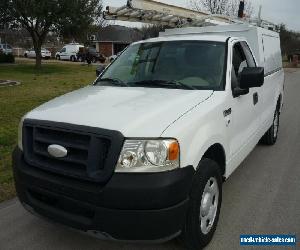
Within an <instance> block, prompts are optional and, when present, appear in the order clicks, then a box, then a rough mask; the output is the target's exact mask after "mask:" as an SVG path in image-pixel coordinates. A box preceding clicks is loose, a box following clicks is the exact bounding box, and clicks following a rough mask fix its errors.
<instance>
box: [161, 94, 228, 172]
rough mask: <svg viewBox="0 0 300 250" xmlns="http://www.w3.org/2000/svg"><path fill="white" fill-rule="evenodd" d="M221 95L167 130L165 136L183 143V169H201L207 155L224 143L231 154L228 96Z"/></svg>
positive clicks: (214, 97) (207, 101) (226, 150)
mask: <svg viewBox="0 0 300 250" xmlns="http://www.w3.org/2000/svg"><path fill="white" fill-rule="evenodd" d="M221 93H222V92H218V93H217V94H214V95H213V96H212V97H211V98H209V99H208V100H206V101H205V102H204V103H202V104H200V105H199V106H198V107H196V108H194V109H193V110H191V111H190V112H188V113H187V114H185V115H184V116H183V117H181V118H180V119H179V120H177V121H176V122H175V123H173V124H172V125H170V126H169V127H168V129H167V130H165V131H164V133H163V134H162V137H170V138H176V139H177V140H178V142H179V144H180V164H181V166H188V165H192V166H193V167H194V168H195V169H196V168H197V166H198V164H199V162H200V160H201V159H202V157H203V155H204V154H205V152H206V151H207V150H208V149H209V148H210V147H211V146H212V145H214V144H216V143H218V144H221V145H222V147H223V149H224V152H225V157H226V155H229V144H228V138H227V136H228V135H227V131H226V130H227V127H226V121H225V119H224V115H223V110H224V98H225V97H224V96H223V94H221Z"/></svg>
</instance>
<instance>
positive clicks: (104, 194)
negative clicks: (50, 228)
mask: <svg viewBox="0 0 300 250" xmlns="http://www.w3.org/2000/svg"><path fill="white" fill-rule="evenodd" d="M13 168H14V177H15V184H16V190H17V194H18V197H19V199H20V201H21V203H22V204H23V205H24V206H25V207H26V208H27V209H28V208H29V210H32V212H34V213H37V214H39V215H41V216H43V217H46V218H48V219H50V220H53V221H55V222H59V223H61V224H64V225H66V226H70V227H72V228H75V229H79V230H82V231H85V232H91V231H92V232H95V233H97V232H99V233H100V234H102V235H106V236H108V238H113V239H118V240H130V241H132V240H138V241H149V240H150V241H152V240H161V239H169V238H170V237H172V236H176V235H177V234H178V233H180V231H181V229H182V226H183V224H184V219H185V213H186V209H187V205H188V201H189V198H188V197H189V195H188V194H189V190H190V187H191V182H192V178H193V175H194V169H193V167H191V166H190V167H186V168H181V169H177V170H174V171H169V172H163V173H130V174H128V173H115V174H114V175H113V177H112V178H111V179H110V181H109V182H108V183H107V184H106V185H104V186H103V185H102V186H101V185H100V184H98V183H91V182H88V181H80V180H76V179H72V178H67V177H63V176H60V175H56V174H53V173H49V172H46V171H44V170H41V169H38V168H35V167H33V166H30V165H28V164H27V163H26V162H25V161H24V157H23V152H22V151H21V150H20V149H18V148H16V149H15V151H14V153H13Z"/></svg>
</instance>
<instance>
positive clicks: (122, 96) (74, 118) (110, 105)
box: [25, 86, 213, 137]
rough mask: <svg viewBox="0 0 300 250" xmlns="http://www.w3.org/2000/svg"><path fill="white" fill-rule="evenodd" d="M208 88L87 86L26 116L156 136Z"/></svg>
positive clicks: (128, 134) (203, 97) (205, 95)
mask: <svg viewBox="0 0 300 250" xmlns="http://www.w3.org/2000/svg"><path fill="white" fill-rule="evenodd" d="M212 94H213V91H212V90H181V89H161V88H126V87H109V86H108V87H107V86H88V87H85V88H83V89H80V90H77V91H74V92H71V93H68V94H66V95H63V96H61V97H58V98H55V99H53V100H52V101H50V102H47V103H45V104H43V105H41V106H40V107H38V108H36V109H34V110H33V111H31V112H30V113H28V114H27V115H26V117H25V118H28V119H38V120H46V121H55V122H64V123H70V124H77V125H84V126H90V127H97V128H104V129H110V130H117V131H120V132H121V133H122V134H123V135H124V136H125V137H159V136H160V135H161V134H162V132H163V131H164V130H165V129H166V128H167V127H168V126H169V125H170V124H172V123H174V122H175V121H176V120H177V119H179V118H180V117H181V116H183V115H184V114H185V113H186V112H188V111H189V110H191V109H193V108H194V107H195V106H197V105H198V104H199V103H201V102H203V101H205V100H206V99H208V98H209V97H210V96H211V95H212Z"/></svg>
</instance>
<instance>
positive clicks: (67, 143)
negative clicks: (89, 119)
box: [23, 120, 123, 181]
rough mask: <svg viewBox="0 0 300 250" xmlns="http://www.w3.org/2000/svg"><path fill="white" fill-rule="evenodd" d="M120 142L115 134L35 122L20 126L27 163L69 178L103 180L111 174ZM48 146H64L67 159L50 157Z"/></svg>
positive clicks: (119, 135) (119, 138) (79, 127)
mask: <svg viewBox="0 0 300 250" xmlns="http://www.w3.org/2000/svg"><path fill="white" fill-rule="evenodd" d="M122 143H123V136H122V135H121V134H120V133H119V132H117V131H111V130H104V129H97V128H91V127H85V126H77V125H71V124H64V123H54V122H46V121H37V120H25V121H24V125H23V147H24V154H25V160H26V161H27V163H28V164H30V165H32V166H34V167H38V168H41V169H43V170H46V171H49V172H53V173H56V174H60V175H64V176H68V177H72V178H79V179H85V180H92V181H105V179H107V178H109V177H110V176H111V175H112V173H113V171H114V167H115V164H116V162H117V158H118V155H119V153H120V150H121V146H122ZM50 145H60V146H63V147H64V148H66V149H67V151H68V153H67V156H65V157H63V158H55V157H53V156H51V155H50V154H49V153H48V147H49V146H50Z"/></svg>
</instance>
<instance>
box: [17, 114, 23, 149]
mask: <svg viewBox="0 0 300 250" xmlns="http://www.w3.org/2000/svg"><path fill="white" fill-rule="evenodd" d="M23 122H24V117H22V119H21V121H20V123H19V128H18V146H19V148H20V149H21V150H22V151H23V140H22V137H23Z"/></svg>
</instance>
